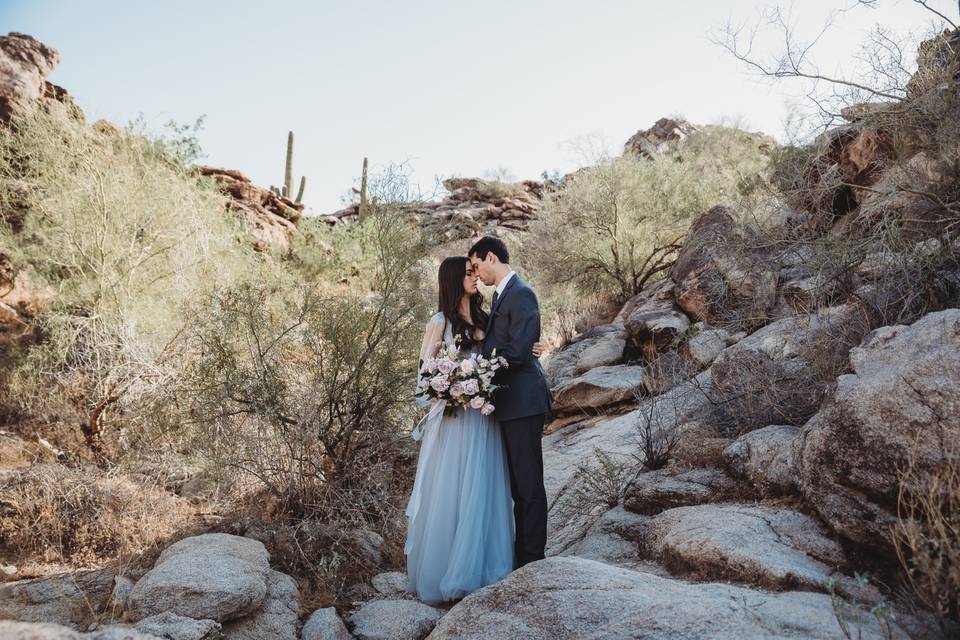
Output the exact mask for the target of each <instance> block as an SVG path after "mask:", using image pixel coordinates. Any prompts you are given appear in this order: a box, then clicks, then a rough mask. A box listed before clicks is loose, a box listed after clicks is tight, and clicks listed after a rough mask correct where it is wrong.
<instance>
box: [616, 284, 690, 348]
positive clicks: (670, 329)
mask: <svg viewBox="0 0 960 640" xmlns="http://www.w3.org/2000/svg"><path fill="white" fill-rule="evenodd" d="M675 293H676V287H675V286H674V284H673V281H671V280H670V279H669V278H666V279H663V280H660V281H659V282H657V283H655V284H654V285H652V286H650V287H648V288H647V289H645V290H644V291H641V292H640V293H638V294H637V295H635V296H634V297H632V298H631V299H630V300H628V301H627V303H626V304H625V305H624V306H623V308H622V309H621V310H620V313H619V314H618V316H617V320H616V321H617V322H622V323H623V326H624V328H625V329H626V331H627V335H628V337H629V342H630V347H631V348H632V350H633V351H635V352H638V353H640V354H642V355H643V356H644V358H646V359H647V360H648V361H652V360H654V359H656V357H657V355H658V354H659V353H663V352H664V351H665V350H668V349H670V348H671V347H675V346H676V345H677V344H678V343H680V342H681V341H682V340H683V338H684V334H685V333H686V331H687V329H688V328H689V326H690V320H689V319H688V318H687V316H686V315H685V314H684V313H683V312H682V311H681V309H680V308H679V307H678V306H677V305H676V304H675V303H674V295H675Z"/></svg>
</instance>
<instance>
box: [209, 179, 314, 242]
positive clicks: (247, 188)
mask: <svg viewBox="0 0 960 640" xmlns="http://www.w3.org/2000/svg"><path fill="white" fill-rule="evenodd" d="M195 172H196V174H197V175H200V176H206V177H209V178H212V179H213V180H214V181H215V182H216V183H217V185H218V186H219V187H220V189H221V190H222V191H223V193H224V199H223V203H222V204H223V207H224V209H225V210H226V211H228V212H231V213H233V214H234V215H237V216H238V217H240V219H241V220H242V221H243V223H244V224H245V226H246V228H247V231H248V232H249V233H250V235H252V236H253V238H254V248H255V249H256V250H257V251H267V250H269V249H285V248H287V247H288V246H289V244H290V238H291V237H292V236H293V234H294V232H295V231H296V223H297V222H298V221H299V220H300V214H301V211H302V210H303V205H301V204H297V203H295V202H293V201H292V200H290V199H289V198H286V197H283V196H278V195H277V194H275V193H274V192H273V191H270V190H269V189H263V188H261V187H258V186H256V185H255V184H253V182H251V181H250V178H248V177H247V176H245V175H244V174H242V173H240V172H239V171H236V170H233V169H220V168H216V167H207V166H199V167H197V168H196V169H195Z"/></svg>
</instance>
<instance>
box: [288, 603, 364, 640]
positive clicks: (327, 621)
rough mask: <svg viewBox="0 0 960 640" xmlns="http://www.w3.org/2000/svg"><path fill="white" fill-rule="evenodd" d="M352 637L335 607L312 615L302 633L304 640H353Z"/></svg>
mask: <svg viewBox="0 0 960 640" xmlns="http://www.w3.org/2000/svg"><path fill="white" fill-rule="evenodd" d="M352 637H353V636H351V635H350V632H349V631H347V627H346V625H344V624H343V620H341V619H340V616H338V615H337V610H336V609H334V608H333V607H327V608H325V609H317V610H316V611H314V612H313V613H312V614H310V617H309V618H307V621H306V622H305V623H304V624H303V630H302V631H301V632H300V638H301V639H302V640H351V639H352Z"/></svg>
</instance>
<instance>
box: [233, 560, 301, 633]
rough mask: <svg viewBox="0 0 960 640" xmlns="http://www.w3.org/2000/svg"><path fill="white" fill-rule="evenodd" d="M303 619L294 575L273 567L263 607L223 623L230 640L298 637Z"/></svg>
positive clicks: (268, 577)
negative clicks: (298, 624)
mask: <svg viewBox="0 0 960 640" xmlns="http://www.w3.org/2000/svg"><path fill="white" fill-rule="evenodd" d="M299 619H300V590H299V589H298V588H297V583H296V582H294V580H293V578H291V577H290V576H288V575H286V574H283V573H280V572H279V571H273V570H271V571H270V573H269V575H268V576H267V597H266V600H265V601H264V603H263V607H262V608H261V609H260V610H259V611H256V612H255V613H252V614H250V615H248V616H244V617H243V618H238V619H236V620H231V621H230V622H228V623H226V624H225V625H224V626H223V636H224V638H225V639H226V640H259V639H260V638H272V639H275V640H297V623H298V621H299Z"/></svg>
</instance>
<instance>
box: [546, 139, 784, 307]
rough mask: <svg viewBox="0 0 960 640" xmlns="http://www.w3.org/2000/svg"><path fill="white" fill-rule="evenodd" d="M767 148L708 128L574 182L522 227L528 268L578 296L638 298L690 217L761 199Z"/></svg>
mask: <svg viewBox="0 0 960 640" xmlns="http://www.w3.org/2000/svg"><path fill="white" fill-rule="evenodd" d="M771 144H772V141H770V140H769V139H767V138H765V137H762V136H758V135H757V134H748V133H745V132H743V131H739V130H736V129H730V128H725V127H716V126H711V127H706V128H704V129H703V130H702V131H700V132H698V133H696V134H694V135H691V136H690V137H688V138H686V139H685V140H683V141H680V142H678V143H677V144H676V145H675V146H674V147H673V148H672V149H671V150H669V151H668V152H666V153H665V154H664V155H662V156H659V157H657V158H656V159H654V160H648V159H645V158H640V157H636V156H630V155H626V156H622V157H619V158H613V159H608V160H604V161H602V162H601V163H600V164H598V165H597V166H595V167H591V168H589V169H587V170H584V171H581V172H579V173H577V174H575V175H573V176H572V177H570V178H569V180H568V182H567V184H565V185H564V186H563V187H562V188H561V189H559V190H558V191H555V192H552V193H550V194H549V195H548V196H547V198H546V200H545V201H544V204H543V208H542V210H541V213H540V217H539V219H538V220H537V221H536V222H535V223H533V224H532V225H531V234H530V237H531V240H530V242H531V244H532V245H533V250H531V251H528V253H529V255H530V256H531V257H532V259H533V261H534V264H533V266H534V268H535V269H536V271H537V273H538V274H539V276H540V278H541V279H542V280H544V281H546V282H552V283H573V284H574V285H576V287H577V288H578V289H579V290H580V291H581V292H584V293H586V292H596V291H598V290H600V291H608V292H610V293H612V294H614V295H616V296H617V297H619V298H621V299H623V298H626V297H629V296H631V295H633V294H634V293H637V292H639V291H640V290H641V289H642V288H643V287H644V286H645V285H646V284H648V283H650V282H652V281H654V280H656V279H657V278H658V277H660V276H661V275H662V273H663V272H664V270H665V269H666V268H668V267H669V265H670V264H671V262H672V259H673V257H674V254H675V251H676V249H677V248H678V247H679V242H680V241H681V240H682V238H683V236H684V233H685V232H686V229H687V227H688V226H689V224H690V222H691V221H692V220H693V219H694V218H696V216H698V215H700V214H701V213H703V212H704V211H706V210H707V209H708V208H709V207H711V206H713V205H716V204H729V205H738V204H743V203H744V202H749V201H750V200H751V199H755V198H758V197H759V196H760V193H761V191H762V190H761V189H758V186H760V185H763V184H765V180H766V178H765V174H766V168H767V163H768V154H769V149H770V146H771Z"/></svg>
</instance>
